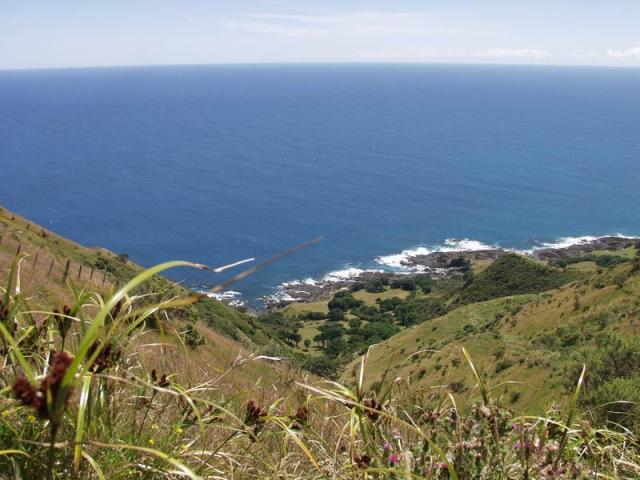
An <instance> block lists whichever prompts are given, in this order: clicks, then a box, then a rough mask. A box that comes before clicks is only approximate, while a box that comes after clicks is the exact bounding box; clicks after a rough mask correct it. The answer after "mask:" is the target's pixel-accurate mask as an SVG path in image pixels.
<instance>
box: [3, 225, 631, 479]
mask: <svg viewBox="0 0 640 480" xmlns="http://www.w3.org/2000/svg"><path fill="white" fill-rule="evenodd" d="M20 220H21V219H15V222H16V223H17V222H19V221H20ZM2 221H4V225H5V230H4V231H5V232H6V231H7V229H12V228H16V223H12V222H14V220H11V219H6V218H5V219H2ZM25 230H26V229H24V228H21V229H20V231H21V232H22V233H21V234H18V233H16V235H22V236H20V237H19V238H20V241H21V242H22V244H23V245H31V246H32V245H34V244H35V242H36V241H38V242H41V241H42V243H41V244H40V245H39V248H41V249H42V250H41V251H45V250H46V249H52V251H54V250H55V248H56V245H57V246H58V247H60V248H61V250H64V251H65V253H66V252H68V253H69V254H73V255H76V257H74V258H76V261H80V262H84V263H83V265H90V264H91V263H90V262H95V261H96V259H97V258H100V257H102V258H107V260H100V261H101V262H105V261H106V262H109V264H110V265H111V267H109V268H110V269H111V271H112V272H113V273H112V277H111V280H110V281H109V282H107V283H105V284H104V285H103V284H102V283H101V282H93V283H91V282H83V281H81V280H82V277H81V276H80V275H78V276H77V277H73V278H67V279H66V281H65V282H64V283H63V282H60V281H59V280H56V281H51V280H48V279H46V278H39V277H38V276H37V272H32V271H29V268H31V266H32V265H33V264H34V263H35V262H33V263H32V260H31V257H30V256H28V253H25V250H30V248H25V249H23V250H22V251H21V252H20V253H19V254H18V255H17V256H14V257H11V261H10V262H8V263H4V264H3V265H2V270H3V271H2V273H1V274H0V279H1V282H2V283H1V284H0V285H1V286H0V302H1V304H0V338H1V339H2V342H1V345H0V348H1V350H0V362H2V363H1V364H0V366H1V369H0V479H19V478H20V479H40V478H50V479H54V478H55V479H66V478H69V479H73V478H83V479H84V478H97V479H101V478H106V477H109V478H113V479H128V478H145V479H146V478H149V479H152V478H158V479H159V478H225V479H226V478H238V479H243V478H301V479H304V478H308V479H316V478H339V479H351V478H362V479H365V478H384V479H392V478H403V479H404V478H461V479H464V478H487V479H494V478H495V479H498V478H499V479H520V478H532V479H533V478H536V479H538V478H540V479H544V478H549V479H551V478H567V479H568V478H629V479H631V478H639V477H640V446H639V445H638V438H637V436H636V432H637V431H638V418H640V415H639V413H640V412H639V410H638V401H640V398H638V393H637V392H638V391H640V375H639V369H638V365H640V361H639V360H640V342H638V341H637V340H636V339H635V338H636V337H634V336H635V335H637V330H638V322H639V320H638V312H639V311H640V303H639V301H638V300H637V298H638V293H639V292H640V260H638V258H639V257H637V256H636V252H635V251H633V252H625V256H624V258H607V259H606V260H601V259H600V256H599V255H598V256H597V258H596V257H593V258H588V259H583V261H581V262H577V263H576V262H568V263H567V264H565V265H559V266H558V267H557V268H555V267H549V266H540V265H538V264H532V263H527V262H529V261H528V260H527V261H526V262H524V261H523V260H522V259H520V258H519V257H517V258H516V257H509V258H507V259H506V260H503V261H502V262H495V263H494V264H493V265H489V266H487V265H484V266H483V268H482V269H478V268H472V267H473V266H471V265H464V264H462V262H461V274H460V275H459V276H456V277H454V278H451V279H448V280H446V281H444V282H435V283H434V282H433V281H432V280H430V279H428V278H426V277H425V278H420V279H405V280H403V281H402V282H398V283H392V282H388V283H385V281H384V280H382V281H381V282H378V281H376V282H375V284H373V283H372V284H371V285H356V286H354V288H352V289H351V290H349V291H344V292H341V293H340V294H338V295H337V296H335V297H334V298H332V299H331V301H329V302H326V303H325V304H323V305H315V306H312V307H311V309H310V310H304V309H299V308H297V307H296V309H293V308H289V309H287V310H285V311H283V312H275V313H272V314H270V315H268V316H264V317H262V318H255V317H252V316H250V315H247V314H245V313H242V312H239V311H236V310H233V309H231V308H229V307H227V306H224V305H221V304H219V303H217V302H214V301H212V300H210V299H208V298H206V297H203V296H201V295H194V294H193V292H189V291H187V290H185V289H184V288H182V287H180V286H178V285H174V284H172V283H171V282H169V281H168V280H166V279H164V278H163V277H160V276H159V274H160V273H162V272H163V271H165V270H166V269H168V268H173V267H188V268H201V267H202V266H199V265H194V264H190V263H188V262H170V263H167V264H163V265H159V266H157V267H154V268H153V269H149V270H142V269H140V268H139V267H137V266H135V265H133V264H131V263H129V262H127V261H124V260H123V259H122V258H119V257H118V256H116V255H113V254H110V253H109V252H104V251H103V252H101V255H100V256H99V255H97V252H96V251H95V250H91V249H83V248H82V247H78V246H75V245H74V244H72V243H70V242H68V243H65V242H67V241H65V240H64V239H58V243H57V244H53V245H52V244H51V243H50V242H51V240H52V238H55V237H53V236H42V234H41V233H39V231H38V230H36V229H30V231H29V232H30V233H33V232H35V237H36V238H35V239H32V241H33V243H31V244H29V243H28V242H29V239H30V236H29V235H30V233H26V234H25ZM14 233H15V232H14ZM5 238H6V237H5ZM3 249H5V250H3ZM11 250H13V252H11ZM10 254H12V255H15V250H14V249H7V242H3V243H2V244H0V256H1V255H4V256H5V257H4V258H5V259H6V258H8V256H9V255H10ZM596 262H599V263H596ZM5 267H6V268H5ZM514 278H519V280H520V281H514ZM540 278H543V279H544V281H540ZM492 279H495V280H496V281H497V280H500V281H501V282H500V285H501V286H500V288H499V289H496V281H493V280H492ZM43 282H44V283H43ZM514 289H515V290H514ZM472 297H473V300H471V298H472ZM480 299H482V301H479V300H480ZM331 312H333V313H331ZM552 312H553V313H552ZM308 323H314V325H317V327H320V326H321V325H327V328H328V329H331V328H333V329H334V330H335V332H334V334H330V333H327V332H328V329H327V328H325V329H324V331H323V330H321V329H319V328H317V327H313V328H314V329H315V333H312V332H310V331H309V332H307V331H304V327H305V326H306V324H308ZM297 324H300V325H301V326H302V327H303V328H302V329H300V328H297V329H294V328H292V326H295V325H297ZM338 326H339V327H340V328H336V327H338ZM336 332H340V334H337V333H336ZM310 333H311V336H309V334H310ZM296 335H299V337H297V336H296ZM316 336H318V338H317V339H315V340H314V338H315V337H316ZM303 337H304V338H303ZM305 339H306V340H309V344H308V345H305V342H304V340H305ZM312 344H313V345H312ZM285 355H286V357H287V358H283V356H285ZM522 358H524V360H523V361H521V359H522ZM310 360H312V362H309V361H310ZM327 361H329V363H327ZM323 362H325V363H324V365H325V367H326V368H327V370H326V371H323V370H322V368H318V366H320V367H322V365H323ZM349 362H351V363H349ZM301 364H306V366H308V367H311V368H312V369H314V370H315V371H316V372H317V373H328V374H329V375H333V376H335V377H339V378H340V381H334V380H327V379H323V378H320V377H316V376H313V375H312V374H310V373H307V371H306V370H304V369H301V368H300V365H301ZM327 365H328V366H327Z"/></svg>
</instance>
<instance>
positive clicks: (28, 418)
mask: <svg viewBox="0 0 640 480" xmlns="http://www.w3.org/2000/svg"><path fill="white" fill-rule="evenodd" d="M27 420H28V421H29V422H31V423H33V422H35V421H36V417H34V416H33V415H29V416H28V417H27Z"/></svg>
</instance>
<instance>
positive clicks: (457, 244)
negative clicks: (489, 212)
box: [375, 238, 498, 273]
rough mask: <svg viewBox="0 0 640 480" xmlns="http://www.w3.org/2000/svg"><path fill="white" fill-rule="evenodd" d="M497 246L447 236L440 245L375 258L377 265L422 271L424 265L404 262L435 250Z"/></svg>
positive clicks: (477, 248) (466, 250)
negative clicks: (417, 265)
mask: <svg viewBox="0 0 640 480" xmlns="http://www.w3.org/2000/svg"><path fill="white" fill-rule="evenodd" d="M493 248H498V247H497V246H495V245H488V244H486V243H483V242H481V241H479V240H471V239H469V238H447V239H446V240H445V241H444V242H443V243H442V244H441V245H433V246H429V247H424V246H422V247H416V248H411V249H407V250H403V251H402V252H400V253H394V254H392V255H383V256H380V257H377V258H376V259H375V261H376V263H378V264H379V265H384V266H386V267H391V268H394V269H398V270H400V272H399V273H402V272H407V271H409V272H421V271H424V267H410V266H408V265H406V262H407V261H408V260H409V259H410V258H413V257H417V256H419V255H429V254H430V253H435V252H470V251H476V250H490V249H493Z"/></svg>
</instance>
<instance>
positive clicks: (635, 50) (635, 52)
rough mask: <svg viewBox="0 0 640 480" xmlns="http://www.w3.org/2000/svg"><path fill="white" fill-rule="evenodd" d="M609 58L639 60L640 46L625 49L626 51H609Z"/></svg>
mask: <svg viewBox="0 0 640 480" xmlns="http://www.w3.org/2000/svg"><path fill="white" fill-rule="evenodd" d="M608 54H609V56H610V57H617V58H640V46H637V47H631V48H627V49H626V50H609V52H608Z"/></svg>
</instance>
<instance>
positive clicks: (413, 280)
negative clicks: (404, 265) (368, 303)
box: [350, 275, 435, 293]
mask: <svg viewBox="0 0 640 480" xmlns="http://www.w3.org/2000/svg"><path fill="white" fill-rule="evenodd" d="M434 284H435V280H433V279H432V278H431V277H430V276H429V275H402V276H400V277H392V276H390V275H378V276H375V277H373V278H371V279H369V280H367V281H366V282H356V283H354V284H353V285H352V286H351V288H350V290H351V291H352V292H358V291H360V290H364V291H366V292H369V293H382V292H384V291H385V290H386V289H387V288H394V289H400V290H405V291H407V292H413V291H416V290H418V289H420V290H422V291H423V292H424V293H429V292H430V291H431V287H432V286H433V285H434Z"/></svg>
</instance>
